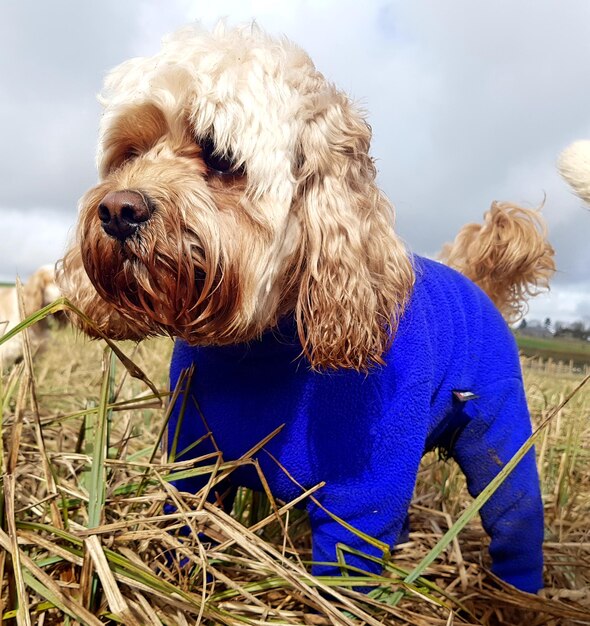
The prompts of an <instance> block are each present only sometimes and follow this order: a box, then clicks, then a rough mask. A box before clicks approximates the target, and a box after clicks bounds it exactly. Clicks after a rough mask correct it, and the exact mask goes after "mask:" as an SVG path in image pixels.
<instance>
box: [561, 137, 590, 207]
mask: <svg viewBox="0 0 590 626" xmlns="http://www.w3.org/2000/svg"><path fill="white" fill-rule="evenodd" d="M557 166H558V169H559V173H560V174H561V175H562V176H563V178H564V179H565V180H566V182H567V183H569V185H570V186H571V188H572V189H573V190H574V192H575V193H576V195H578V196H579V197H580V198H581V199H582V200H584V202H586V204H587V205H588V206H590V141H589V140H587V139H584V140H580V141H575V142H574V143H572V144H571V145H570V146H568V147H567V148H566V149H565V150H564V151H563V152H562V153H561V154H560V156H559V160H558V163H557Z"/></svg>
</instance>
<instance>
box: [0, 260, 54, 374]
mask: <svg viewBox="0 0 590 626" xmlns="http://www.w3.org/2000/svg"><path fill="white" fill-rule="evenodd" d="M22 293H23V305H24V313H25V315H30V314H31V313H33V312H34V311H37V310H38V309H40V308H42V307H44V306H45V305H47V304H49V303H50V302H53V300H55V299H56V298H59V296H60V295H61V294H60V291H59V288H58V287H57V284H56V282H55V270H54V267H53V265H43V266H42V267H40V268H39V269H37V270H36V271H35V272H34V273H33V274H32V275H31V276H30V277H29V279H28V280H27V282H26V283H25V284H24V285H23V290H22ZM21 319H22V318H21V314H20V310H19V304H18V292H17V289H16V287H11V286H8V287H0V337H1V336H2V335H3V334H4V333H5V332H6V331H8V330H10V329H11V328H12V327H14V326H16V325H17V324H18V323H19V322H20V321H21ZM46 331H47V323H46V322H40V323H38V324H35V325H34V326H32V327H31V328H30V330H29V334H30V337H31V339H32V340H33V342H34V344H35V345H37V344H38V343H39V342H41V341H42V339H43V338H44V336H45V334H46ZM22 357H23V339H22V336H21V335H17V336H16V337H13V338H12V339H10V340H9V341H7V342H6V343H3V344H2V345H1V346H0V367H8V366H10V365H12V364H13V363H15V362H16V361H19V360H20V359H22Z"/></svg>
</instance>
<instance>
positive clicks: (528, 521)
mask: <svg viewBox="0 0 590 626" xmlns="http://www.w3.org/2000/svg"><path fill="white" fill-rule="evenodd" d="M478 393H479V394H480V398H479V399H477V400H473V401H471V402H468V403H466V404H465V411H466V412H467V413H468V414H469V416H470V421H469V423H468V425H467V426H466V427H465V428H464V430H463V431H462V433H461V435H460V436H459V438H458V439H457V441H456V442H455V445H454V447H453V449H452V450H451V453H452V456H453V457H454V458H455V459H456V461H457V462H458V463H459V465H460V466H461V469H462V470H463V472H464V473H465V476H466V478H467V487H468V489H469V492H470V493H471V495H472V496H474V497H475V496H477V495H478V494H479V493H481V491H482V490H483V489H484V487H486V485H488V484H489V482H490V481H491V480H492V479H493V478H494V477H495V476H496V475H497V474H498V472H499V471H500V470H501V469H502V467H503V466H504V465H505V464H506V463H507V462H508V461H509V460H510V458H511V457H512V456H513V455H514V453H515V452H516V451H517V450H518V449H519V448H520V446H521V445H522V444H523V443H524V442H525V441H526V440H527V438H528V437H529V436H530V434H531V425H530V419H529V413H528V409H527V405H526V399H525V394H524V389H523V385H522V382H521V381H520V380H518V379H516V378H511V379H506V380H501V381H498V382H497V383H496V384H495V385H493V387H492V386H490V387H489V388H488V389H486V390H478ZM484 398H488V399H490V400H489V401H486V400H484ZM481 518H482V523H483V526H484V528H485V530H486V532H487V533H488V534H489V535H490V537H491V544H490V555H491V557H492V571H493V572H494V573H495V574H496V575H498V576H499V577H500V578H502V579H503V580H505V581H507V582H509V583H511V584H513V585H514V586H516V587H518V588H519V589H522V590H524V591H529V592H531V593H536V592H537V591H538V590H539V589H540V588H541V587H542V586H543V552H542V543H543V503H542V500H541V494H540V486H539V477H538V475H537V468H536V463H535V454H534V451H533V450H530V451H529V452H528V453H527V455H526V456H525V457H524V458H523V459H522V460H521V461H520V463H519V464H518V465H517V466H516V467H515V468H514V470H513V471H512V473H511V474H510V475H509V476H508V478H507V479H506V480H505V481H504V483H503V484H502V485H501V486H500V487H499V489H498V490H497V491H496V492H495V493H494V495H493V496H492V497H491V498H490V499H489V500H488V502H487V503H486V504H485V505H484V506H483V508H482V509H481Z"/></svg>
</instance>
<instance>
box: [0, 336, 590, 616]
mask: <svg viewBox="0 0 590 626" xmlns="http://www.w3.org/2000/svg"><path fill="white" fill-rule="evenodd" d="M123 349H124V351H125V352H126V354H128V355H130V356H131V357H132V359H133V361H134V362H135V363H136V364H137V365H138V366H139V367H141V368H142V369H143V370H144V371H145V372H146V374H147V376H148V378H149V379H150V380H151V381H152V382H153V383H154V385H155V386H156V387H157V388H158V389H160V390H164V389H166V378H167V371H166V370H167V363H168V360H169V356H170V351H171V342H170V341H169V340H164V339H162V340H154V341H148V342H145V343H143V344H141V345H140V346H139V347H137V348H136V347H135V346H133V345H125V346H123ZM31 361H32V364H33V365H34V366H33V367H32V369H31V372H30V374H31V376H29V371H28V368H27V367H24V366H20V367H19V368H17V369H16V370H13V371H12V372H11V373H9V374H4V375H3V376H2V379H1V382H0V409H1V410H2V414H1V417H2V422H1V427H2V437H3V444H4V446H3V457H2V471H3V492H2V497H1V500H0V505H1V507H2V508H1V511H0V512H1V517H2V528H1V529H0V546H1V550H0V579H1V581H2V594H1V599H2V610H1V611H0V623H1V622H3V621H6V622H7V623H14V620H16V623H18V624H45V625H50V624H76V623H84V624H105V623H112V624H115V623H121V624H126V625H127V624H129V625H134V624H142V625H144V624H158V625H159V624H166V625H168V624H170V625H173V624H174V625H183V624H263V623H264V624H267V623H272V624H318V625H319V624H349V625H350V624H373V625H377V624H413V625H424V626H426V625H428V626H430V625H441V626H442V625H445V624H486V625H487V624H489V625H492V624H509V625H514V626H515V625H519V624H527V625H529V626H536V625H540V624H550V625H555V626H557V625H566V624H567V625H570V624H590V525H589V523H588V520H589V519H590V420H589V419H588V418H589V417H590V389H588V387H585V388H583V389H582V390H580V391H579V392H577V393H576V394H575V395H574V396H573V397H572V398H571V400H570V401H569V403H568V404H567V405H566V406H565V407H564V408H563V409H562V410H561V411H559V412H557V414H555V416H554V417H553V418H552V419H551V420H550V421H549V424H548V426H547V427H546V429H545V430H544V432H543V433H542V435H541V438H540V441H539V443H538V444H537V453H538V457H539V467H540V470H541V476H542V482H543V491H544V495H545V503H546V507H545V508H546V518H547V519H546V521H547V542H546V562H547V567H546V583H547V587H546V589H545V590H544V592H543V595H542V596H539V597H534V596H527V595H526V594H520V593H518V592H515V591H514V590H512V589H509V588H507V587H505V586H503V585H502V584H501V583H499V582H498V581H495V580H493V579H492V577H491V576H490V575H489V574H487V572H486V564H487V553H486V545H487V538H486V537H485V534H484V532H483V530H482V529H481V527H480V525H479V522H478V521H477V519H473V520H471V521H470V522H469V523H468V524H467V526H466V527H465V528H464V530H463V531H462V532H461V534H460V535H459V537H458V539H455V540H453V541H452V543H451V544H450V546H449V548H448V549H446V550H444V551H443V552H442V553H441V554H440V555H439V556H438V558H437V559H436V560H435V561H434V562H433V563H432V565H430V566H429V567H428V569H427V571H426V577H425V579H421V578H419V579H418V580H417V581H416V582H415V583H412V584H407V583H404V582H403V579H404V578H406V577H407V574H408V573H409V572H411V571H412V569H413V568H414V567H415V566H416V565H417V564H418V563H419V562H420V561H421V560H422V559H423V558H424V557H425V556H426V555H427V554H428V553H429V552H430V551H431V549H433V548H434V546H435V545H436V544H437V542H438V541H439V540H440V538H441V537H442V536H443V535H444V533H445V532H446V531H447V530H448V529H449V527H451V526H452V525H453V522H454V521H455V520H457V518H458V517H459V515H460V514H461V513H462V512H463V511H464V510H465V508H466V507H467V506H468V505H469V504H470V502H471V500H470V498H469V496H468V495H467V494H466V491H465V488H464V484H463V479H462V476H461V474H460V472H458V470H457V468H456V467H455V466H454V465H453V464H451V463H442V462H439V461H438V460H437V459H436V458H435V456H434V455H429V456H428V457H426V458H425V459H424V462H423V465H422V470H421V473H420V478H419V483H418V487H417V490H416V497H415V501H414V505H413V507H412V510H411V521H412V529H413V532H412V533H411V536H410V539H411V540H410V542H408V543H407V544H405V545H403V546H400V548H399V549H397V550H396V551H395V555H394V556H395V558H394V559H393V561H392V564H391V566H390V567H389V571H388V572H387V578H375V579H374V580H373V581H372V584H374V585H376V586H377V585H381V588H380V589H376V591H374V592H372V593H371V594H369V595H363V594H358V593H356V592H355V591H353V590H352V589H351V586H352V584H353V583H354V582H355V579H354V577H350V578H349V579H348V580H346V579H342V578H340V579H313V578H312V577H311V576H310V575H309V574H308V573H307V570H306V566H305V560H306V559H309V557H310V551H309V529H308V527H307V524H306V520H305V517H304V516H303V515H302V514H301V512H300V511H299V510H298V509H296V508H295V506H294V503H288V504H283V503H274V502H271V501H269V499H268V498H266V497H259V496H258V495H256V494H252V493H250V492H247V491H244V492H242V493H241V494H240V497H239V498H238V501H237V503H236V506H235V509H234V513H233V515H232V516H231V517H230V516H228V515H226V514H225V513H224V512H223V510H221V509H220V508H218V507H215V506H212V505H210V504H209V503H207V502H206V499H205V497H204V496H205V495H206V494H203V493H200V494H197V495H189V494H179V493H177V492H176V491H175V490H174V488H172V487H171V486H170V484H169V476H170V471H171V469H175V470H183V471H186V472H189V473H190V472H191V471H192V472H196V471H200V472H202V471H206V472H208V473H209V474H210V480H209V485H208V487H209V488H211V487H212V486H213V485H214V483H215V482H216V481H217V480H219V478H220V477H221V476H223V475H224V474H226V473H227V472H231V471H232V468H233V467H235V465H236V464H235V463H234V464H223V463H222V462H221V460H220V459H218V458H210V459H207V460H205V463H206V469H195V465H196V464H195V463H186V462H185V463H178V464H175V465H169V464H167V461H166V458H165V456H164V455H163V454H162V453H161V452H160V448H159V445H158V441H159V439H160V438H161V436H162V427H163V425H164V423H165V420H166V409H165V402H161V401H160V400H159V399H158V398H157V397H155V396H154V394H153V392H152V391H151V390H150V388H149V387H148V386H146V384H145V383H143V382H141V381H138V380H136V379H134V378H131V377H130V376H129V375H128V374H127V373H126V370H125V368H124V367H122V366H121V365H120V364H118V363H117V362H116V360H115V359H113V357H112V356H109V355H108V354H107V355H106V356H105V354H104V346H103V345H102V344H101V343H87V342H85V341H84V340H82V339H81V338H78V339H77V340H76V338H75V336H74V334H73V333H72V332H71V331H69V330H60V331H56V332H55V333H54V334H53V336H52V340H51V342H50V343H49V344H48V345H47V346H46V348H45V349H44V351H43V352H42V353H39V354H37V355H35V356H34V358H33V359H31ZM579 382H580V381H579V379H578V380H576V379H573V378H570V379H567V380H565V379H564V380H558V379H541V378H539V377H538V376H537V375H535V374H533V373H531V374H530V375H529V374H528V373H527V390H528V395H529V400H530V403H531V408H532V411H533V416H534V419H535V421H536V422H537V423H541V422H542V421H544V420H545V419H546V418H547V417H548V416H549V415H550V414H551V413H552V411H553V409H554V407H556V406H559V405H560V403H561V402H562V401H563V400H564V399H565V398H566V397H567V396H568V394H569V393H570V392H571V391H572V390H573V389H574V387H575V385H577V384H578V383H579ZM248 462H251V461H250V460H249V459H247V458H246V459H243V460H242V461H241V463H248ZM165 503H170V504H174V505H175V509H176V511H177V512H176V513H174V514H165V513H164V512H163V505H164V504H165ZM246 526H248V528H247V527H246ZM187 527H189V528H190V529H191V530H192V532H190V533H189V534H188V535H187V534H186V532H184V530H185V529H186V528H187ZM345 585H347V586H345ZM400 590H401V591H403V594H400V593H398V592H399V591H400Z"/></svg>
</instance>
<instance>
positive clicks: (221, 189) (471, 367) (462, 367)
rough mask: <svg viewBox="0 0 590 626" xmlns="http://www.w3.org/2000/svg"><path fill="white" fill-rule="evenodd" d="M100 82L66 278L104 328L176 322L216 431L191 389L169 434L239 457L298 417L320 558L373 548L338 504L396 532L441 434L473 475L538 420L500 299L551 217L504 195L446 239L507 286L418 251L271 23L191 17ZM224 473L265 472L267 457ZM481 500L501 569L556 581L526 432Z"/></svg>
mask: <svg viewBox="0 0 590 626" xmlns="http://www.w3.org/2000/svg"><path fill="white" fill-rule="evenodd" d="M102 102H103V104H104V107H105V112H104V116H103V119H102V130H101V136H100V150H99V158H98V162H99V170H100V177H101V181H100V182H99V184H98V185H97V186H96V187H94V188H93V189H91V190H90V191H89V192H88V193H87V194H86V196H85V197H84V198H83V199H82V201H81V212H80V219H79V226H78V232H77V242H76V243H75V244H74V246H73V248H72V249H71V250H70V251H69V252H68V254H67V255H66V257H65V259H64V261H63V275H62V282H63V287H64V289H65V291H66V293H68V294H70V297H71V298H72V299H73V300H74V302H75V303H76V304H77V305H78V306H79V307H80V308H81V309H83V310H84V311H85V312H87V313H88V314H90V315H91V316H92V317H94V318H95V319H97V322H98V328H99V329H100V330H101V331H102V332H105V333H107V334H108V335H109V336H111V337H114V338H134V339H139V338H142V337H145V336H148V335H153V334H166V335H172V336H174V337H177V341H176V348H175V351H174V356H173V359H172V365H171V384H172V386H173V387H174V386H175V385H176V384H177V381H178V380H179V376H180V373H181V372H182V371H183V370H184V369H185V368H188V367H189V366H193V365H194V366H195V368H196V370H195V374H194V376H193V378H192V382H191V383H190V387H189V388H188V389H187V390H185V393H187V394H190V398H194V399H195V400H196V401H197V402H198V406H199V407H200V411H202V414H203V415H204V418H205V421H206V423H207V425H208V428H209V429H210V433H211V436H210V437H208V438H204V440H203V441H202V442H201V443H200V444H199V445H198V446H194V445H193V444H194V442H196V441H197V440H199V439H200V438H202V437H203V436H204V435H205V434H206V433H207V430H206V428H205V426H204V425H203V420H202V418H201V416H200V413H199V411H197V409H196V404H195V402H193V400H192V399H191V400H189V401H188V402H187V403H185V404H186V406H185V408H184V409H182V408H181V407H182V403H181V402H179V403H178V405H177V406H176V407H175V408H174V412H173V416H172V419H171V422H170V427H169V430H170V433H171V434H170V447H171V452H172V453H175V451H179V457H182V458H186V457H191V456H193V457H195V456H200V455H201V454H204V453H206V452H209V451H214V450H216V449H217V448H218V449H219V450H221V451H222V453H223V456H224V458H225V459H235V458H239V457H240V456H241V455H243V454H244V453H245V452H246V451H247V450H249V449H250V448H251V447H252V446H254V445H255V444H256V443H257V442H259V441H261V440H262V439H263V438H264V437H265V436H266V435H268V434H269V433H270V432H272V431H273V430H274V429H276V428H277V427H279V426H280V425H284V427H283V429H282V430H281V432H280V433H279V434H278V435H277V436H276V437H274V438H273V439H272V440H271V441H270V442H269V443H268V445H267V446H266V447H265V450H264V451H262V452H261V453H260V454H259V455H258V460H259V463H260V466H261V467H262V469H263V471H264V474H265V476H266V479H267V481H268V483H269V485H270V488H271V490H272V492H273V493H274V495H275V496H276V497H278V498H280V499H282V500H289V499H291V498H293V497H294V496H296V495H298V494H299V487H297V486H295V484H294V482H293V481H292V480H291V478H290V477H289V476H288V475H287V474H286V473H285V471H284V470H283V469H282V468H285V469H286V470H287V472H288V473H289V474H290V476H291V477H292V478H294V479H296V481H297V482H298V483H299V484H300V485H303V486H304V487H306V488H307V487H311V486H313V485H315V484H317V483H318V482H319V481H325V482H326V485H325V487H323V488H322V489H321V490H320V491H319V492H318V495H317V502H319V505H321V506H318V504H317V502H316V503H314V502H309V503H308V505H307V510H308V512H309V517H310V520H311V527H312V535H313V540H312V541H313V560H314V561H315V565H314V566H313V572H314V573H315V574H334V573H337V572H338V571H339V569H338V567H337V566H336V565H335V564H334V562H335V561H336V546H337V544H344V545H347V546H350V547H352V548H356V549H358V550H362V551H365V552H367V553H369V554H372V555H374V554H376V553H379V551H378V550H376V548H374V547H372V546H371V545H369V544H368V543H367V542H365V541H364V540H363V539H362V538H361V537H359V536H357V535H356V534H354V533H352V532H350V531H349V530H347V528H345V527H344V526H343V525H341V524H340V523H338V522H337V521H335V520H334V519H333V518H332V517H330V516H329V515H328V514H327V513H326V511H325V509H327V510H329V511H331V512H332V513H334V514H335V515H336V516H338V517H340V518H342V519H344V520H345V521H346V522H348V524H350V525H352V526H354V527H356V528H357V529H360V530H361V531H363V532H364V533H367V534H369V535H372V536H374V537H376V538H378V539H380V540H381V541H382V542H384V543H386V544H387V545H389V546H392V545H394V544H395V543H396V541H397V540H398V538H399V535H400V531H401V529H402V526H403V524H404V520H405V518H406V514H407V510H408V506H409V503H410V499H411V496H412V490H413V488H414V482H415V479H416V473H417V471H418V465H419V463H420V458H421V457H422V454H423V453H424V451H425V450H428V449H430V448H432V447H434V446H441V447H445V448H447V450H448V451H449V453H450V454H452V455H453V456H454V458H456V459H457V461H458V462H459V464H460V465H461V467H462V468H463V470H464V471H465V474H466V475H467V479H468V486H469V490H470V492H471V493H472V494H474V495H475V494H478V493H479V492H480V491H481V490H482V489H483V488H484V487H485V486H486V485H487V484H488V482H489V481H490V480H491V479H492V478H493V477H494V476H495V475H496V474H497V472H498V471H499V470H500V469H501V467H502V466H503V465H504V464H505V463H506V461H507V460H508V459H510V457H511V456H512V455H513V453H514V452H515V451H516V450H517V449H518V447H519V446H520V445H521V444H522V443H523V442H524V441H525V440H526V438H527V437H528V436H529V435H530V432H531V426H530V421H529V415H528V412H527V407H526V402H525V396H524V392H523V385H522V381H521V373H520V366H519V360H518V354H517V350H516V347H515V344H514V341H513V338H512V335H511V333H510V330H509V328H508V326H507V325H506V323H505V322H504V320H503V319H502V317H501V315H500V313H499V311H498V308H497V307H499V308H500V309H505V308H506V307H509V306H510V305H516V306H517V307H518V306H520V300H519V298H520V296H521V294H522V293H524V292H525V291H527V290H529V291H530V290H531V289H532V288H533V287H532V286H534V285H538V286H544V284H545V282H546V280H547V278H548V276H549V275H550V274H551V272H552V268H553V261H552V250H551V248H550V246H549V245H548V244H547V243H546V242H545V241H544V235H543V232H542V227H541V225H540V222H539V221H538V217H537V214H536V213H535V212H533V211H525V210H522V209H519V208H518V207H511V206H509V205H502V204H496V205H494V206H493V207H492V210H491V211H490V212H489V214H488V217H487V221H486V224H485V225H484V226H483V227H475V226H473V227H470V229H469V230H468V231H466V233H465V234H464V235H462V236H460V238H459V239H458V241H457V242H456V243H455V244H454V245H453V246H451V247H450V248H449V249H448V250H447V252H446V254H447V256H448V258H449V259H450V260H451V261H452V262H456V263H457V264H459V265H461V266H463V265H464V264H466V265H465V266H466V267H467V268H470V269H473V271H474V274H473V278H474V279H475V280H477V281H480V282H482V284H484V285H488V282H489V283H490V284H491V286H492V287H493V288H492V290H491V291H492V295H493V297H494V298H496V304H497V306H494V304H493V303H492V302H491V300H490V299H489V298H488V297H487V296H486V295H485V294H484V293H483V291H482V290H481V289H480V288H479V287H477V286H476V285H475V284H474V283H473V282H471V281H470V280H468V279H467V278H465V277H464V276H462V275H461V274H459V273H458V272H456V271H454V270H453V269H450V268H449V267H446V266H444V265H441V264H439V263H436V262H433V261H429V260H426V259H423V258H419V257H416V256H412V255H411V254H410V253H409V252H408V251H407V250H406V248H405V247H404V245H403V243H402V242H401V240H400V239H399V238H398V236H397V234H396V232H395V230H394V224H393V213H392V207H391V205H390V203H389V202H388V201H387V199H386V198H385V197H384V195H383V194H382V193H381V192H380V190H379V189H378V188H377V186H376V184H375V166H374V163H373V161H372V159H371V157H370V156H369V143H370V129H369V127H368V125H367V124H366V122H365V120H364V118H363V116H362V115H361V113H360V112H359V111H358V109H357V108H355V106H354V105H353V104H352V103H351V101H350V100H349V99H348V98H347V97H346V96H345V95H344V94H343V93H342V92H340V91H338V90H337V89H336V88H335V87H334V86H333V85H331V84H330V83H328V82H327V81H326V80H325V79H324V77H323V76H322V75H321V74H320V73H319V72H318V71H317V70H316V69H315V67H314V65H313V64H312V62H311V60H310V59H309V57H308V56H307V55H306V54H305V53H304V52H303V51H302V50H301V49H300V48H298V47H297V46H295V45H294V44H292V43H290V42H288V41H286V40H284V39H282V40H276V39H273V38H271V37H269V36H267V35H265V34H264V33H263V32H261V31H260V30H259V29H258V28H256V27H246V28H241V29H229V28H226V27H225V26H223V25H222V26H219V27H218V28H217V29H216V30H215V31H214V32H213V33H208V32H204V31H202V30H200V29H186V30H183V31H181V32H179V33H178V34H176V35H175V36H173V37H172V38H170V39H168V40H167V41H166V43H165V45H164V47H163V50H162V51H161V52H160V53H159V54H157V55H156V56H154V57H152V58H139V59H133V60H131V61H128V62H126V63H124V64H123V65H121V66H120V67H118V68H117V69H115V70H114V71H113V72H112V73H111V74H110V76H109V77H108V79H107V82H106V89H105V91H104V93H103V95H102ZM473 238H475V241H476V243H473V244H472V243H471V240H472V239H473ZM477 242H479V243H477ZM482 248H483V249H484V254H483V255H482ZM476 257H477V258H476ZM479 257H483V258H479ZM508 260H510V261H509V262H508ZM86 330H87V331H88V332H90V333H92V332H93V331H92V329H90V328H86ZM458 391H468V392H472V394H474V397H473V399H471V400H469V401H467V402H462V401H461V399H462V398H464V397H465V396H464V395H463V396H462V395H461V394H457V393H456V392H458ZM475 396H477V397H475ZM176 431H177V434H178V439H177V441H176V442H175V443H174V444H173V443H172V442H173V441H174V436H175V432H176ZM186 450H190V452H188V453H187V452H186ZM180 451H183V453H182V454H180ZM277 461H278V463H277ZM281 466H282V467H281ZM231 480H232V481H234V483H233V486H235V484H236V483H239V484H243V485H248V486H252V487H260V482H259V478H258V475H257V474H256V472H255V471H254V469H253V468H252V467H251V466H250V467H245V468H243V469H240V470H238V471H236V472H235V473H233V474H232V477H231ZM201 486H202V482H201V480H200V479H199V478H194V479H189V480H183V481H179V482H178V487H179V488H182V489H184V490H193V491H194V490H197V489H199V488H200V487H201ZM229 491H230V492H231V488H230V489H229ZM482 518H483V523H484V526H485V528H486V530H487V531H488V533H489V534H490V535H491V539H492V540H491V548H490V552H491V555H492V560H493V565H492V569H493V571H495V572H496V573H497V574H498V575H499V576H501V577H502V578H504V579H505V580H507V581H508V582H510V583H512V584H514V585H516V586H517V587H520V588H522V589H526V590H528V591H536V590H537V589H539V588H540V587H541V585H542V550H541V543H542V538H543V508H542V503H541V498H540V493H539V484H538V478H537V473H536V469H535V460H534V455H533V454H532V452H531V453H530V454H528V455H527V456H526V458H524V460H523V461H522V462H521V463H520V464H519V465H518V467H517V468H516V469H515V471H514V472H513V473H512V475H511V476H510V478H509V479H508V480H507V481H506V482H505V483H504V484H503V485H502V487H501V488H500V489H499V490H498V491H497V492H496V494H495V495H494V496H493V497H492V498H491V499H490V500H489V501H488V503H487V504H486V505H485V506H484V508H483V509H482ZM348 557H350V558H347V563H349V564H350V565H354V566H358V567H361V568H363V569H365V570H375V569H379V567H380V566H379V565H378V564H375V563H374V562H370V561H368V560H366V559H363V558H362V557H357V556H352V557H351V556H350V555H348Z"/></svg>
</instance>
